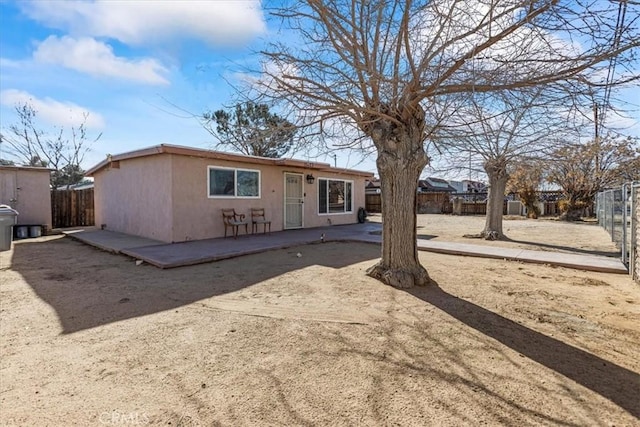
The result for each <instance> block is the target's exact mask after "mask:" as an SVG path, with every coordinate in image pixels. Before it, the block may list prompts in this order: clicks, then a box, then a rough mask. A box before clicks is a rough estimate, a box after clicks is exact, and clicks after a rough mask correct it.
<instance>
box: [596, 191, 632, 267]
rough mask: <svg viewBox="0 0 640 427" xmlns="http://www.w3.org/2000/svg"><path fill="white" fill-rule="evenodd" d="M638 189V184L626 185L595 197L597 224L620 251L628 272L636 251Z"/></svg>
mask: <svg viewBox="0 0 640 427" xmlns="http://www.w3.org/2000/svg"><path fill="white" fill-rule="evenodd" d="M639 187H640V182H634V183H627V184H624V185H623V186H622V188H619V189H614V190H607V191H602V192H600V193H598V194H597V196H596V213H597V217H598V224H599V225H600V226H601V227H604V229H605V230H607V232H608V233H609V234H610V235H611V240H612V241H613V242H614V243H615V245H616V247H617V248H618V249H620V252H621V259H622V262H623V264H624V265H625V266H627V268H629V270H630V272H632V268H633V264H634V262H633V261H634V260H635V256H637V250H638V248H637V239H636V234H635V233H636V228H637V221H638V217H637V216H638V209H637V206H636V204H637V203H638V191H640V190H639Z"/></svg>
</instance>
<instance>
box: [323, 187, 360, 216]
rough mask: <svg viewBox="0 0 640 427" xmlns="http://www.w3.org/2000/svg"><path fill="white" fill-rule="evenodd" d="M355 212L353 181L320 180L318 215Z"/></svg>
mask: <svg viewBox="0 0 640 427" xmlns="http://www.w3.org/2000/svg"><path fill="white" fill-rule="evenodd" d="M350 212H353V181H344V180H341V179H324V178H320V179H318V213H321V214H333V213H336V214H339V213H350Z"/></svg>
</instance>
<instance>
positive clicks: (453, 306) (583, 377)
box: [408, 285, 640, 417]
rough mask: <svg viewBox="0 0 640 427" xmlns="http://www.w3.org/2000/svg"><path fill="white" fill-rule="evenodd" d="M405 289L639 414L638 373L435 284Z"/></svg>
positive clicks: (639, 378) (639, 389)
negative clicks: (528, 326) (523, 324)
mask: <svg viewBox="0 0 640 427" xmlns="http://www.w3.org/2000/svg"><path fill="white" fill-rule="evenodd" d="M408 292H409V293H410V294H411V295H413V296H415V297H417V298H420V299H421V300H423V301H425V302H427V303H429V304H432V305H433V306H435V307H437V308H438V309H440V310H442V311H444V312H445V313H447V314H449V315H450V316H452V317H454V318H455V319H457V320H459V321H460V322H462V323H464V324H465V325H467V326H469V327H471V328H473V329H475V330H477V331H479V332H481V333H482V334H484V335H486V336H488V337H490V338H493V339H495V340H497V341H499V342H500V343H502V344H504V345H506V346H508V347H509V348H511V349H513V350H514V351H517V352H518V353H520V354H522V355H523V356H525V357H528V358H529V359H531V360H534V361H536V362H538V363H540V364H542V365H544V366H546V367H547V368H549V369H552V370H554V371H555V372H557V373H559V374H561V375H564V376H565V377H567V378H569V379H571V380H573V381H575V382H576V383H578V384H580V385H582V386H584V387H586V388H588V389H590V390H592V391H594V392H596V393H598V394H599V395H601V396H603V397H605V398H607V399H609V400H611V401H612V402H614V403H615V404H617V405H618V406H620V407H621V408H624V409H625V410H626V411H628V412H629V413H630V414H632V415H633V416H635V417H640V399H638V396H640V374H638V373H636V372H633V371H631V370H629V369H626V368H624V367H621V366H618V365H616V364H615V363H612V362H610V361H608V360H605V359H602V358H600V357H598V356H595V355H593V354H591V353H588V352H586V351H584V350H581V349H579V348H576V347H573V346H571V345H569V344H566V343H564V342H562V341H559V340H557V339H555V338H551V337H549V336H546V335H544V334H541V333H539V332H536V331H534V330H532V329H529V328H527V327H525V326H522V325H520V324H518V323H516V322H514V321H512V320H509V319H507V318H505V317H503V316H500V315H499V314H496V313H494V312H492V311H489V310H487V309H485V308H482V307H480V306H478V305H476V304H474V303H472V302H469V301H466V300H464V299H461V298H458V297H455V296H453V295H451V294H449V293H447V292H446V291H444V290H443V289H441V288H440V287H439V286H437V285H432V286H429V287H425V288H414V289H411V290H409V291H408ZM595 373H599V375H594V374H595Z"/></svg>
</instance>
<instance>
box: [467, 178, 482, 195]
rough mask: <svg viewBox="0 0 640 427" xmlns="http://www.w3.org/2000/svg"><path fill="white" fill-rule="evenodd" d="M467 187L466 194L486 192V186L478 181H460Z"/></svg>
mask: <svg viewBox="0 0 640 427" xmlns="http://www.w3.org/2000/svg"><path fill="white" fill-rule="evenodd" d="M462 182H463V183H464V184H465V185H466V186H467V192H472V191H473V192H479V193H481V192H485V191H487V185H486V184H485V183H483V182H479V181H471V180H469V179H465V180H464V181H462Z"/></svg>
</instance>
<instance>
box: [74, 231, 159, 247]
mask: <svg viewBox="0 0 640 427" xmlns="http://www.w3.org/2000/svg"><path fill="white" fill-rule="evenodd" d="M62 234H64V235H66V236H69V237H72V238H74V239H76V240H79V241H81V242H83V243H86V244H88V245H91V246H95V247H97V248H100V249H102V250H103V251H107V252H112V253H120V252H122V250H123V249H125V248H135V247H143V246H154V245H164V244H166V243H164V242H161V241H159V240H153V239H147V238H145V237H139V236H132V235H130V234H124V233H118V232H117V231H107V230H100V229H98V228H95V227H90V228H85V229H74V230H67V231H64V230H63V231H62Z"/></svg>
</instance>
